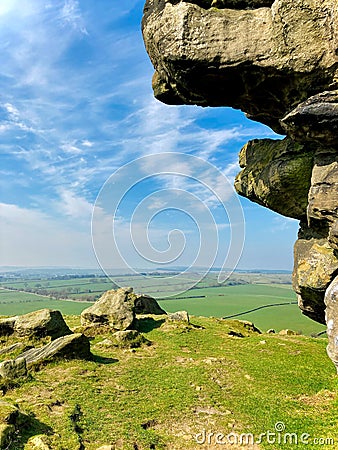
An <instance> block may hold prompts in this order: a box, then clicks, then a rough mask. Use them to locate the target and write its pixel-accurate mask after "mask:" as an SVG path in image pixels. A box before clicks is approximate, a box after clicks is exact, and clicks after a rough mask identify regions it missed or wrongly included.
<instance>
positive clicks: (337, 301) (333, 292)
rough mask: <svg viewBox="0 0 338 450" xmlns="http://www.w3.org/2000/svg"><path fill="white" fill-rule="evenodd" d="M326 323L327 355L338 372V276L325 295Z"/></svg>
mask: <svg viewBox="0 0 338 450" xmlns="http://www.w3.org/2000/svg"><path fill="white" fill-rule="evenodd" d="M325 305H326V312H325V314H326V323H327V335H328V338H329V345H328V346H327V353H328V355H329V357H330V358H331V359H332V361H333V363H334V364H335V366H336V368H337V372H338V276H337V277H336V278H335V279H334V280H333V281H332V283H331V285H330V286H329V288H328V289H327V291H326V295H325Z"/></svg>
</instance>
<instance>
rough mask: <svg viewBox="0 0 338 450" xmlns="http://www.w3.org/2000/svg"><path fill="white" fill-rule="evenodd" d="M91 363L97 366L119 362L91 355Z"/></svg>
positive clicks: (114, 359)
mask: <svg viewBox="0 0 338 450" xmlns="http://www.w3.org/2000/svg"><path fill="white" fill-rule="evenodd" d="M92 361H94V362H96V363H98V364H114V363H117V362H119V360H118V359H116V358H106V357H105V356H100V355H93V358H92Z"/></svg>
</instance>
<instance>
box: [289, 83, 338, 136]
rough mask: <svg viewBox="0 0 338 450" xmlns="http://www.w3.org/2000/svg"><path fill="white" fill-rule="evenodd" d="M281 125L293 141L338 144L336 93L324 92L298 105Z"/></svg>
mask: <svg viewBox="0 0 338 450" xmlns="http://www.w3.org/2000/svg"><path fill="white" fill-rule="evenodd" d="M281 124H282V126H283V128H284V130H285V131H286V132H287V134H288V136H290V137H291V138H292V139H294V140H300V141H304V140H307V141H317V142H319V143H320V144H324V145H337V144H338V91H337V90H335V91H325V92H321V93H320V94H317V95H314V96H312V97H310V98H309V99H307V100H306V101H305V102H302V103H300V104H299V105H298V106H297V107H296V108H295V109H294V110H293V111H291V112H290V113H289V114H287V115H286V116H285V117H284V118H283V119H282V120H281Z"/></svg>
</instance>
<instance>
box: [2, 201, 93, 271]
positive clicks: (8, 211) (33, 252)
mask: <svg viewBox="0 0 338 450" xmlns="http://www.w3.org/2000/svg"><path fill="white" fill-rule="evenodd" d="M0 218H1V229H0V240H1V259H0V265H3V266H6V265H8V266H15V265H25V266H41V265H51V266H58V265H69V266H81V267H93V266H95V265H96V263H95V258H94V254H93V251H92V245H91V239H90V233H87V232H84V231H79V230H78V229H76V227H74V226H71V225H66V224H65V223H64V222H63V221H62V220H58V219H55V218H54V217H52V216H49V215H47V214H45V213H43V212H41V211H38V210H30V209H28V208H21V207H19V206H17V205H13V204H4V203H1V204H0Z"/></svg>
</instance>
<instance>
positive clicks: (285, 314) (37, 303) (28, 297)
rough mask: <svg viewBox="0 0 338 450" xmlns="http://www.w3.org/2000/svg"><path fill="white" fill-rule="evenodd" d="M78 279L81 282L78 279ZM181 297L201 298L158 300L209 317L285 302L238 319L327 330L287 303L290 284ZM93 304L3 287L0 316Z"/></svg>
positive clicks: (266, 325)
mask: <svg viewBox="0 0 338 450" xmlns="http://www.w3.org/2000/svg"><path fill="white" fill-rule="evenodd" d="M62 281H64V280H62ZM67 281H69V282H71V281H73V285H74V284H75V283H74V282H75V281H76V280H67ZM77 281H78V283H80V281H79V280H77ZM130 281H132V280H130ZM59 284H60V281H59ZM70 284H71V283H70ZM102 284H103V283H101V282H99V283H93V284H91V285H90V288H91V289H92V290H94V287H95V286H100V288H101V287H103V286H102ZM81 286H83V284H81ZM87 286H88V285H87ZM108 289H109V288H108ZM74 296H75V297H78V298H79V297H81V295H80V294H74ZM180 296H181V297H198V298H178V299H175V298H173V299H170V300H159V303H160V305H161V306H162V308H164V309H165V310H166V311H168V312H174V311H178V310H186V311H188V312H189V314H190V315H195V316H206V317H208V316H209V317H210V316H213V317H225V316H230V315H232V314H238V313H241V312H245V311H248V310H251V309H254V308H257V307H260V306H264V305H269V304H274V303H286V305H285V306H284V305H283V306H276V307H271V308H266V309H261V310H259V311H254V312H250V313H247V314H244V315H241V316H238V317H236V318H237V319H242V320H249V321H251V322H254V323H255V325H256V326H257V327H258V328H260V329H261V330H262V331H266V330H268V329H269V328H274V329H275V330H276V331H279V330H281V329H285V328H290V329H292V330H295V331H299V332H302V333H303V334H306V335H310V334H311V333H318V332H320V331H323V330H324V329H325V327H324V326H322V325H320V324H317V323H316V322H314V321H312V320H310V319H308V318H307V317H305V316H303V315H302V314H301V312H300V310H299V308H298V306H297V305H290V304H288V303H290V302H292V301H293V302H294V301H295V300H296V295H295V293H294V292H293V291H292V288H291V286H290V285H275V284H267V285H263V284H245V285H238V286H221V287H217V288H210V287H208V288H202V289H192V290H190V291H188V292H186V293H184V294H180V295H179V296H178V297H180ZM91 304H92V303H89V302H73V301H64V300H53V299H51V298H49V297H46V296H40V295H36V294H30V293H25V292H17V291H7V290H0V315H16V314H25V313H27V312H31V311H34V310H36V309H41V308H52V309H59V310H60V311H61V312H62V313H63V314H80V313H81V312H82V311H83V310H84V309H85V308H87V307H88V306H89V305H91Z"/></svg>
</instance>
